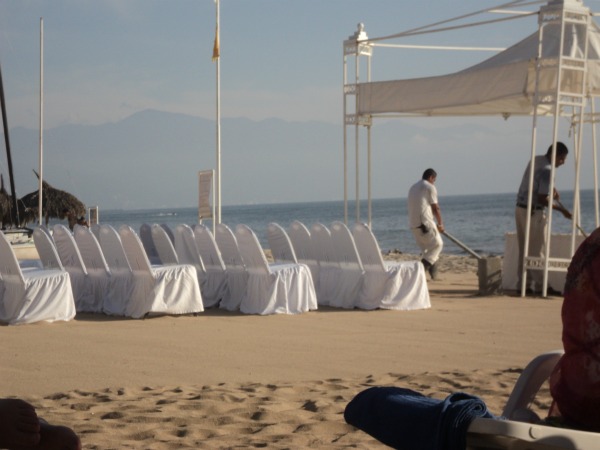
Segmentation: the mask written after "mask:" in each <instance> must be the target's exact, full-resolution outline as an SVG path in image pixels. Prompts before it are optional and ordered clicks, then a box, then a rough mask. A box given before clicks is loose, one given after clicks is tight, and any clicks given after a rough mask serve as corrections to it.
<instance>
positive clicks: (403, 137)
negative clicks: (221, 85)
mask: <svg viewBox="0 0 600 450" xmlns="http://www.w3.org/2000/svg"><path fill="white" fill-rule="evenodd" d="M340 122H341V118H340ZM526 131H527V132H528V130H526ZM221 133H222V154H221V157H222V160H221V166H222V199H223V203H224V204H248V203H285V202H298V201H318V200H339V199H342V198H343V126H342V124H341V123H340V124H339V125H336V124H328V123H323V122H316V121H314V122H286V121H283V120H279V119H268V120H263V121H252V120H249V119H244V118H239V119H236V118H228V119H223V120H222V126H221ZM353 134H354V132H353V130H351V131H350V135H349V137H350V142H349V148H348V150H349V152H348V153H349V154H348V175H349V181H348V182H349V185H348V188H349V192H348V195H349V197H350V198H354V196H355V193H354V174H355V165H354V164H355V163H354V153H355V146H354V143H353V140H352V137H353ZM522 134H523V133H517V134H515V135H514V136H512V137H511V136H506V135H502V136H500V135H499V134H498V132H497V131H494V129H493V128H492V129H490V128H486V127H480V126H474V125H467V124H465V125H453V126H450V127H449V128H442V129H440V128H436V129H427V128H424V127H419V126H414V125H410V124H407V123H405V122H403V121H390V122H385V123H381V124H378V125H377V127H376V128H375V129H374V132H373V156H372V164H373V168H372V173H373V177H374V179H373V196H374V197H393V196H405V195H406V189H407V188H408V186H409V185H410V184H411V183H412V182H414V181H415V180H416V179H418V178H419V177H420V175H421V173H422V171H423V170H424V169H425V168H426V167H428V166H436V167H439V166H440V165H441V169H442V170H438V172H440V174H441V177H440V182H443V180H444V177H445V176H448V178H447V181H449V180H450V177H451V178H453V179H454V180H453V181H454V182H457V183H458V184H457V186H461V184H465V187H466V188H471V187H472V186H471V181H473V180H467V179H466V178H467V177H465V176H464V174H461V173H456V172H457V171H460V170H461V167H462V168H464V163H465V160H467V161H471V162H472V163H477V158H478V156H475V158H476V160H475V161H473V155H478V154H480V153H481V150H482V149H486V150H488V149H493V148H499V149H501V148H504V146H505V145H511V141H513V145H517V144H516V143H519V145H522V146H521V148H522V149H526V148H527V145H528V141H527V140H526V139H525V140H524V141H523V142H521V140H522V139H523V138H522V136H521V135H522ZM215 135H216V131H215V122H214V121H213V120H207V119H202V118H199V117H193V116H189V115H183V114H174V113H166V112H160V111H154V110H146V111H141V112H138V113H136V114H133V115H132V116H129V117H127V118H125V119H123V120H120V121H118V122H115V123H107V124H103V125H64V126H59V127H56V128H52V129H48V130H45V131H44V178H45V180H46V181H48V182H49V183H50V184H51V185H53V186H54V187H57V188H59V189H63V190H66V191H68V192H70V193H72V194H74V195H76V196H77V197H78V198H80V199H81V200H82V201H83V202H84V203H85V204H86V205H88V206H92V205H98V206H99V207H100V208H101V210H102V209H121V208H122V209H140V208H155V207H156V208H158V207H179V206H194V205H196V203H197V189H198V187H197V172H198V171H199V170H205V169H213V168H215V165H216V162H215V161H216V150H215V147H216V146H215ZM490 136H495V137H496V139H491V140H490ZM525 136H527V135H525ZM500 137H501V139H500ZM10 138H11V148H12V155H13V167H14V170H15V178H16V185H17V195H18V196H19V197H21V196H23V195H25V194H26V193H28V192H30V191H33V190H36V189H37V179H36V177H35V175H34V173H33V169H36V170H37V167H38V141H39V132H38V130H32V129H26V128H20V127H16V128H13V129H11V130H10ZM361 139H363V142H362V143H361V156H360V164H361V174H360V177H361V181H360V185H361V196H363V197H366V185H367V181H366V180H367V173H366V168H367V156H366V155H367V146H366V143H365V141H364V138H361ZM496 141H498V142H496ZM465 142H467V143H468V146H467V145H465ZM449 152H452V154H449ZM486 153H487V160H486V157H483V159H482V161H483V164H487V163H488V162H489V157H490V154H492V152H489V153H488V152H486ZM457 159H458V160H457ZM506 159H508V158H506ZM0 160H1V161H2V167H1V169H2V173H3V174H4V176H5V184H7V183H8V178H7V177H8V176H7V170H6V165H5V157H4V156H2V157H0ZM460 160H462V161H460ZM442 163H443V164H442ZM520 165H521V164H519V167H518V170H517V172H519V171H521V170H522V169H521V167H520ZM505 166H506V168H507V169H508V168H511V169H510V170H513V168H512V166H513V163H512V162H510V160H508V161H507V162H506V164H505ZM496 169H497V170H499V171H502V167H496ZM467 172H469V170H467ZM518 177H520V174H518ZM484 179H485V178H484ZM457 189H458V190H460V189H459V188H457ZM455 190H456V189H455ZM478 191H479V192H480V193H481V192H493V189H483V190H482V189H479V190H478ZM466 192H468V190H467V191H466ZM455 193H460V192H455Z"/></svg>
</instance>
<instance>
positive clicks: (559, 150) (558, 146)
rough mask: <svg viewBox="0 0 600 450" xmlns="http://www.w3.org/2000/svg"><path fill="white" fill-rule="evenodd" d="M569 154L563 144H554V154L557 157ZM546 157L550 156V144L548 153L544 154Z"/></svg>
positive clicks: (558, 142)
mask: <svg viewBox="0 0 600 450" xmlns="http://www.w3.org/2000/svg"><path fill="white" fill-rule="evenodd" d="M568 153H569V149H568V148H567V146H566V145H565V144H563V143H562V142H560V141H557V142H556V154H557V155H567V154H568ZM546 156H552V144H550V147H548V151H547V152H546Z"/></svg>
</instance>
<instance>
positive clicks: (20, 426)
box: [0, 398, 40, 449]
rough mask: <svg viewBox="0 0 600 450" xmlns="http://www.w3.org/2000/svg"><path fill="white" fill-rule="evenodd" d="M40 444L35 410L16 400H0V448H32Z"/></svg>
mask: <svg viewBox="0 0 600 450" xmlns="http://www.w3.org/2000/svg"><path fill="white" fill-rule="evenodd" d="M39 442H40V422H39V420H38V417H37V414H36V413H35V408H34V407H33V406H31V405H30V404H29V403H27V402H26V401H23V400H20V399H17V398H3V399H0V448H11V449H12V448H21V447H25V448H28V447H34V446H36V445H38V444H39Z"/></svg>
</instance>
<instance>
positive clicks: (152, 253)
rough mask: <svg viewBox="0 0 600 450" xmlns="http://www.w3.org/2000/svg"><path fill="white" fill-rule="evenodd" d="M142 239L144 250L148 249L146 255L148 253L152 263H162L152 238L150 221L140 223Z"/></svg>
mask: <svg viewBox="0 0 600 450" xmlns="http://www.w3.org/2000/svg"><path fill="white" fill-rule="evenodd" d="M140 240H141V241H142V245H143V246H144V250H146V255H148V259H149V260H150V263H151V264H161V261H160V257H159V256H158V251H157V250H156V246H155V245H154V240H153V239H152V226H151V225H150V224H149V223H143V224H142V225H140Z"/></svg>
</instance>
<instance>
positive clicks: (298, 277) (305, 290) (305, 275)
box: [236, 225, 317, 314]
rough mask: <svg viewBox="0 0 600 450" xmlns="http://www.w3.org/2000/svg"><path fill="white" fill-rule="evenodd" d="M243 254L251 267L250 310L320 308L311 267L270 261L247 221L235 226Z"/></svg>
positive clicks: (272, 311) (244, 309)
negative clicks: (271, 262)
mask: <svg viewBox="0 0 600 450" xmlns="http://www.w3.org/2000/svg"><path fill="white" fill-rule="evenodd" d="M236 237H237V240H238V245H239V249H240V254H241V255H242V259H243V260H244V264H245V265H246V270H247V271H248V274H249V276H248V285H247V289H246V298H245V299H244V301H243V302H242V304H241V305H240V311H242V312H243V313H247V314H279V313H285V314H298V313H302V312H307V311H309V310H311V309H317V296H316V294H315V289H314V285H313V282H312V277H311V275H310V269H309V268H308V266H306V265H304V264H271V265H270V264H269V263H268V262H267V258H266V257H265V254H264V252H263V250H262V248H261V246H260V244H259V242H258V238H257V237H256V235H255V234H254V232H253V231H252V230H251V229H250V227H248V226H247V225H238V226H237V227H236Z"/></svg>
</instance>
